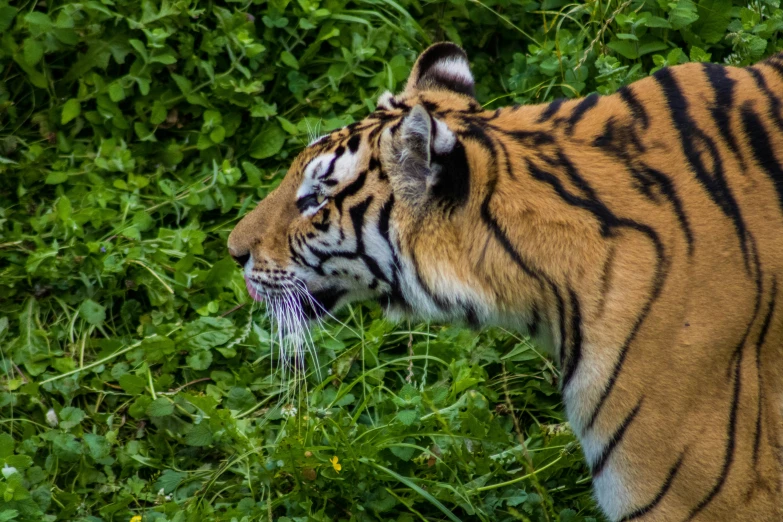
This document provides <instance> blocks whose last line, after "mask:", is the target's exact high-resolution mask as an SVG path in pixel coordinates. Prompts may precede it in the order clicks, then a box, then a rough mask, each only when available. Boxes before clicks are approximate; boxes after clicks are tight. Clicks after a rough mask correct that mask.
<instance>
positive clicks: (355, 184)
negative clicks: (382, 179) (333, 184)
mask: <svg viewBox="0 0 783 522" xmlns="http://www.w3.org/2000/svg"><path fill="white" fill-rule="evenodd" d="M366 180H367V171H366V170H363V171H361V172H360V173H359V175H358V176H357V177H356V179H355V180H353V181H352V182H351V183H350V184H349V185H348V186H347V187H345V188H344V189H343V190H342V191H340V192H338V193H337V194H336V195H335V196H334V205H335V207H337V209H338V210H339V211H340V212H342V210H343V201H344V200H345V198H347V197H348V196H353V195H355V194H356V193H357V192H359V191H360V190H361V189H362V187H364V182H365V181H366Z"/></svg>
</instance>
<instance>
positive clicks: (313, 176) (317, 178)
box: [296, 149, 358, 199]
mask: <svg viewBox="0 0 783 522" xmlns="http://www.w3.org/2000/svg"><path fill="white" fill-rule="evenodd" d="M357 160H358V155H357V154H353V153H352V152H351V151H349V150H347V149H346V150H345V152H343V154H342V156H340V157H339V158H336V157H335V155H334V153H331V152H330V153H329V154H323V155H321V156H318V157H317V158H314V159H313V160H311V161H310V163H308V164H307V166H306V167H305V169H304V176H303V180H302V184H301V185H300V186H299V190H297V191H296V198H297V199H299V198H302V197H305V196H309V195H310V194H315V193H321V194H328V193H329V192H330V191H331V187H328V186H326V185H324V184H323V181H324V180H325V179H332V180H335V181H337V182H338V184H339V183H343V182H344V181H346V180H348V179H349V178H350V177H352V176H354V175H355V174H356V162H357ZM333 161H334V165H333V166H332V162H333ZM330 166H331V168H332V172H331V173H330V174H329V175H328V176H327V177H326V178H324V179H321V178H322V177H323V176H324V175H325V174H326V173H327V171H328V170H329V168H330Z"/></svg>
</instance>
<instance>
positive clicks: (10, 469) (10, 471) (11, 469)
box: [3, 464, 19, 478]
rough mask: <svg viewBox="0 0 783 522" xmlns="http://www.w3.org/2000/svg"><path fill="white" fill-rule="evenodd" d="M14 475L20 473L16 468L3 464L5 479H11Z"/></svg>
mask: <svg viewBox="0 0 783 522" xmlns="http://www.w3.org/2000/svg"><path fill="white" fill-rule="evenodd" d="M14 473H19V472H18V471H17V469H16V468H15V467H13V466H9V465H8V464H3V476H4V477H5V478H8V477H10V476H11V475H13V474H14Z"/></svg>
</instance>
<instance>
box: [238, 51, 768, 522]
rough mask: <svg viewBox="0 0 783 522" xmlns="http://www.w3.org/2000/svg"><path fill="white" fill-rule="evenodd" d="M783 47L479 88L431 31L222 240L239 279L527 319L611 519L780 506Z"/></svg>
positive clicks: (393, 309) (493, 319)
mask: <svg viewBox="0 0 783 522" xmlns="http://www.w3.org/2000/svg"><path fill="white" fill-rule="evenodd" d="M782 93H783V58H782V57H780V56H778V57H773V58H771V59H769V60H767V61H765V62H762V63H760V64H757V65H756V66H753V67H748V68H733V67H722V66H719V65H715V64H697V63H690V64H685V65H680V66H677V67H672V68H664V69H661V70H659V71H658V72H656V73H655V74H654V75H653V76H652V77H649V78H646V79H643V80H640V81H638V82H636V83H634V84H632V85H629V86H625V87H622V88H621V89H620V90H619V91H618V92H617V93H615V94H612V95H610V96H598V95H596V94H592V95H590V96H587V97H586V98H582V99H577V100H557V101H555V102H552V103H550V104H544V105H531V106H513V107H506V108H502V109H498V110H492V111H487V110H484V109H483V108H482V106H481V105H480V104H479V103H478V102H477V101H476V99H475V97H474V79H473V76H472V74H471V71H470V67H469V65H468V60H467V57H466V55H465V53H464V52H463V51H462V49H460V48H459V47H457V46H456V45H453V44H449V43H440V44H436V45H433V46H432V47H430V48H429V49H427V50H426V51H424V53H422V54H421V56H420V57H419V58H418V60H417V62H416V64H415V66H414V68H413V70H412V73H411V75H410V78H409V79H408V82H407V85H406V87H405V89H404V91H403V92H401V93H399V94H397V95H392V94H390V93H386V94H384V95H382V96H381V97H380V99H379V100H378V103H377V110H376V111H375V112H373V113H372V114H370V115H369V116H367V118H365V119H364V120H362V121H360V122H358V123H355V124H352V125H349V126H347V127H345V128H343V129H341V130H338V131H335V132H333V133H331V134H329V135H327V136H325V137H323V138H321V139H319V140H317V141H315V142H313V143H311V144H310V145H309V146H308V147H307V148H306V149H305V150H304V151H303V152H302V153H301V154H299V156H298V157H297V158H296V159H295V160H294V162H293V164H292V165H291V168H290V170H289V171H288V173H287V174H286V176H285V178H284V179H283V181H282V183H281V184H280V186H279V187H278V188H277V189H276V190H274V191H273V192H272V193H271V194H269V196H268V197H267V198H266V199H264V200H263V201H261V203H259V205H258V206H257V207H256V208H255V209H254V210H252V211H251V212H250V213H249V214H247V215H246V216H245V217H244V218H243V219H242V220H241V221H240V222H239V224H238V225H237V226H236V228H235V229H234V230H233V231H232V233H231V235H230V237H229V241H228V248H229V252H230V254H231V255H232V256H233V257H234V259H236V260H237V262H238V263H239V264H240V266H242V267H243V269H244V274H245V278H246V281H247V284H248V290H249V291H250V292H251V294H253V296H254V297H255V298H257V299H261V298H266V299H269V298H271V299H283V298H285V299H287V301H286V302H288V303H289V304H290V303H293V305H292V306H295V307H296V306H299V310H302V313H304V314H305V315H310V316H319V315H321V314H324V313H327V312H329V311H331V310H334V309H336V308H339V307H340V306H343V305H345V304H347V303H350V302H353V301H358V300H376V301H378V302H380V303H381V304H382V305H383V306H385V307H386V308H387V310H388V311H389V313H391V314H394V315H409V316H416V317H421V318H428V319H434V320H439V321H466V322H468V323H470V324H472V325H476V326H479V325H491V324H505V325H510V326H512V327H515V328H519V329H520V330H535V331H538V332H544V333H545V334H546V335H547V336H548V337H549V338H550V339H551V344H552V346H553V355H554V357H555V358H556V359H557V360H558V363H559V366H560V368H561V371H562V377H561V382H560V386H561V390H562V394H563V399H564V403H565V407H566V412H567V415H568V418H569V421H570V423H571V424H572V426H573V429H574V431H575V432H576V434H577V435H578V437H579V439H580V441H581V445H582V448H583V451H584V454H585V458H586V460H587V463H588V465H589V466H590V469H591V472H592V476H593V484H594V491H595V497H596V499H597V501H598V503H599V505H600V507H601V508H602V510H603V511H604V513H605V514H606V516H607V517H608V518H609V519H610V520H613V521H619V520H640V521H687V520H694V521H751V520H752V521H780V520H783V490H782V489H783V300H781V291H782V290H783V100H781V96H780V95H781V94H782Z"/></svg>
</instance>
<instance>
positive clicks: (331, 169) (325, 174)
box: [318, 156, 339, 179]
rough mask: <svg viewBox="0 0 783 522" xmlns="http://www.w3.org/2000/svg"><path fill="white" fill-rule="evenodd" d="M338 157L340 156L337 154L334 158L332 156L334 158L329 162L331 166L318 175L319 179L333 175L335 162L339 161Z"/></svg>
mask: <svg viewBox="0 0 783 522" xmlns="http://www.w3.org/2000/svg"><path fill="white" fill-rule="evenodd" d="M338 157H339V156H335V157H334V158H332V160H331V161H330V162H329V167H328V168H327V169H326V172H324V173H323V174H321V175H320V176H318V179H326V178H328V177H329V176H331V175H332V173H333V172H334V164H335V162H337V158H338Z"/></svg>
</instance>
